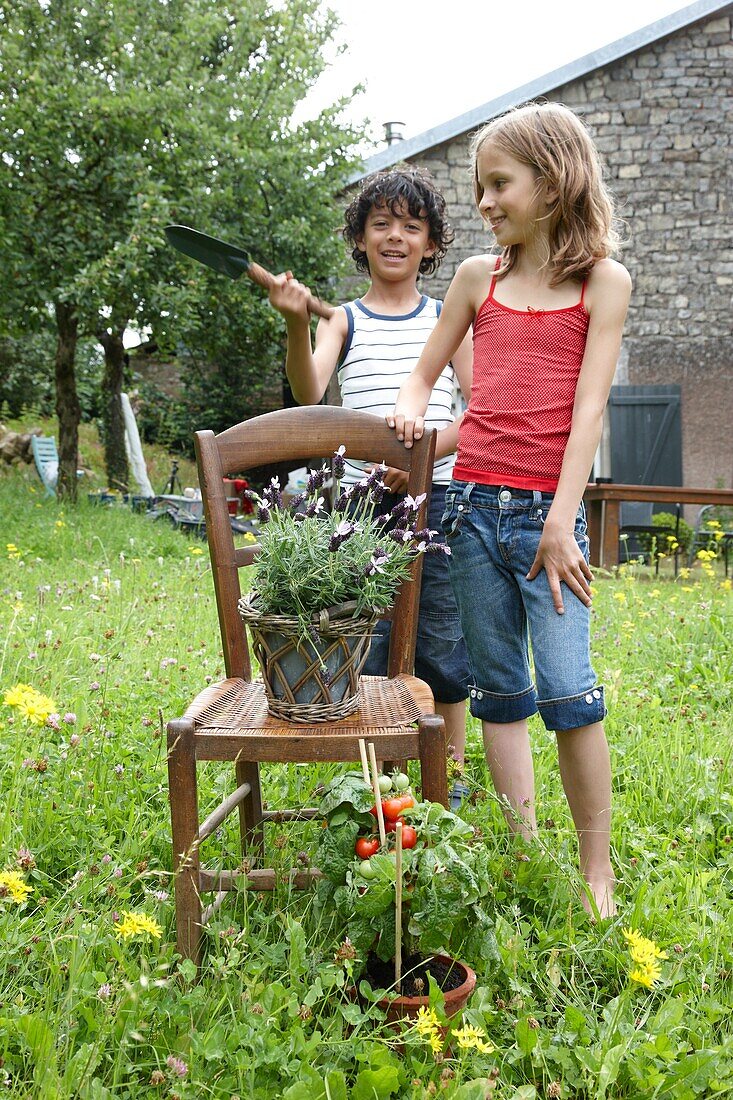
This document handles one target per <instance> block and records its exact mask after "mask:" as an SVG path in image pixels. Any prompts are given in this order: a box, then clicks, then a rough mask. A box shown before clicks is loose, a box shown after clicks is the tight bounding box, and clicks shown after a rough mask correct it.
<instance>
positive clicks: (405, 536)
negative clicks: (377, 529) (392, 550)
mask: <svg viewBox="0 0 733 1100" xmlns="http://www.w3.org/2000/svg"><path fill="white" fill-rule="evenodd" d="M387 534H388V536H389V538H391V539H392V540H393V542H401V543H403V544H405V543H408V542H410V541H411V539H412V531H407V530H405V528H404V527H395V529H394V531H388V532H387Z"/></svg>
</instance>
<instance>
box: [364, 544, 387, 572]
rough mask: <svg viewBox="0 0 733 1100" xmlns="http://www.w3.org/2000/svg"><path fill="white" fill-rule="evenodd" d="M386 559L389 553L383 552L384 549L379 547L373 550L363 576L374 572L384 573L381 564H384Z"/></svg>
mask: <svg viewBox="0 0 733 1100" xmlns="http://www.w3.org/2000/svg"><path fill="white" fill-rule="evenodd" d="M388 561H389V554H387V553H385V551H384V550H381V549H378V550H375V551H374V553H373V554H372V556H371V559H370V561H369V564H368V565H367V566H366V568H365V569H364V576H365V577H373V576H374V574H375V573H384V569H382V566H383V565H386V564H387V562H388Z"/></svg>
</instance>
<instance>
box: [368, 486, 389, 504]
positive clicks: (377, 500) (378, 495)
mask: <svg viewBox="0 0 733 1100" xmlns="http://www.w3.org/2000/svg"><path fill="white" fill-rule="evenodd" d="M386 492H387V486H386V485H385V484H384V482H383V481H375V482H374V483H373V485H372V488H371V493H370V499H371V501H372V504H381V503H382V500H383V499H384V494H385V493H386Z"/></svg>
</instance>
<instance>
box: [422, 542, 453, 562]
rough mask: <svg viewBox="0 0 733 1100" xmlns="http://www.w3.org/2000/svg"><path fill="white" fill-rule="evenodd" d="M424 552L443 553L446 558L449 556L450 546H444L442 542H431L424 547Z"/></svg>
mask: <svg viewBox="0 0 733 1100" xmlns="http://www.w3.org/2000/svg"><path fill="white" fill-rule="evenodd" d="M425 553H426V554H445V556H446V557H447V558H449V557H450V556H451V553H452V551H451V548H450V546H446V544H445V543H444V542H431V543H429V544H428V545H427V546H426V547H425Z"/></svg>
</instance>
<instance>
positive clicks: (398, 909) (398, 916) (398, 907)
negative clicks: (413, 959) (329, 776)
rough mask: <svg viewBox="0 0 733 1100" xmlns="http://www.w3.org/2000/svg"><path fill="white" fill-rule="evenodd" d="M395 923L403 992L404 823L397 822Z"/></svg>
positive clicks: (397, 970) (397, 985)
mask: <svg viewBox="0 0 733 1100" xmlns="http://www.w3.org/2000/svg"><path fill="white" fill-rule="evenodd" d="M395 854H396V859H395V873H396V875H397V880H396V882H395V895H394V898H395V921H394V978H395V982H394V984H395V989H396V990H397V992H398V993H401V992H402V822H401V821H398V822H397V839H396V844H395Z"/></svg>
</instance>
